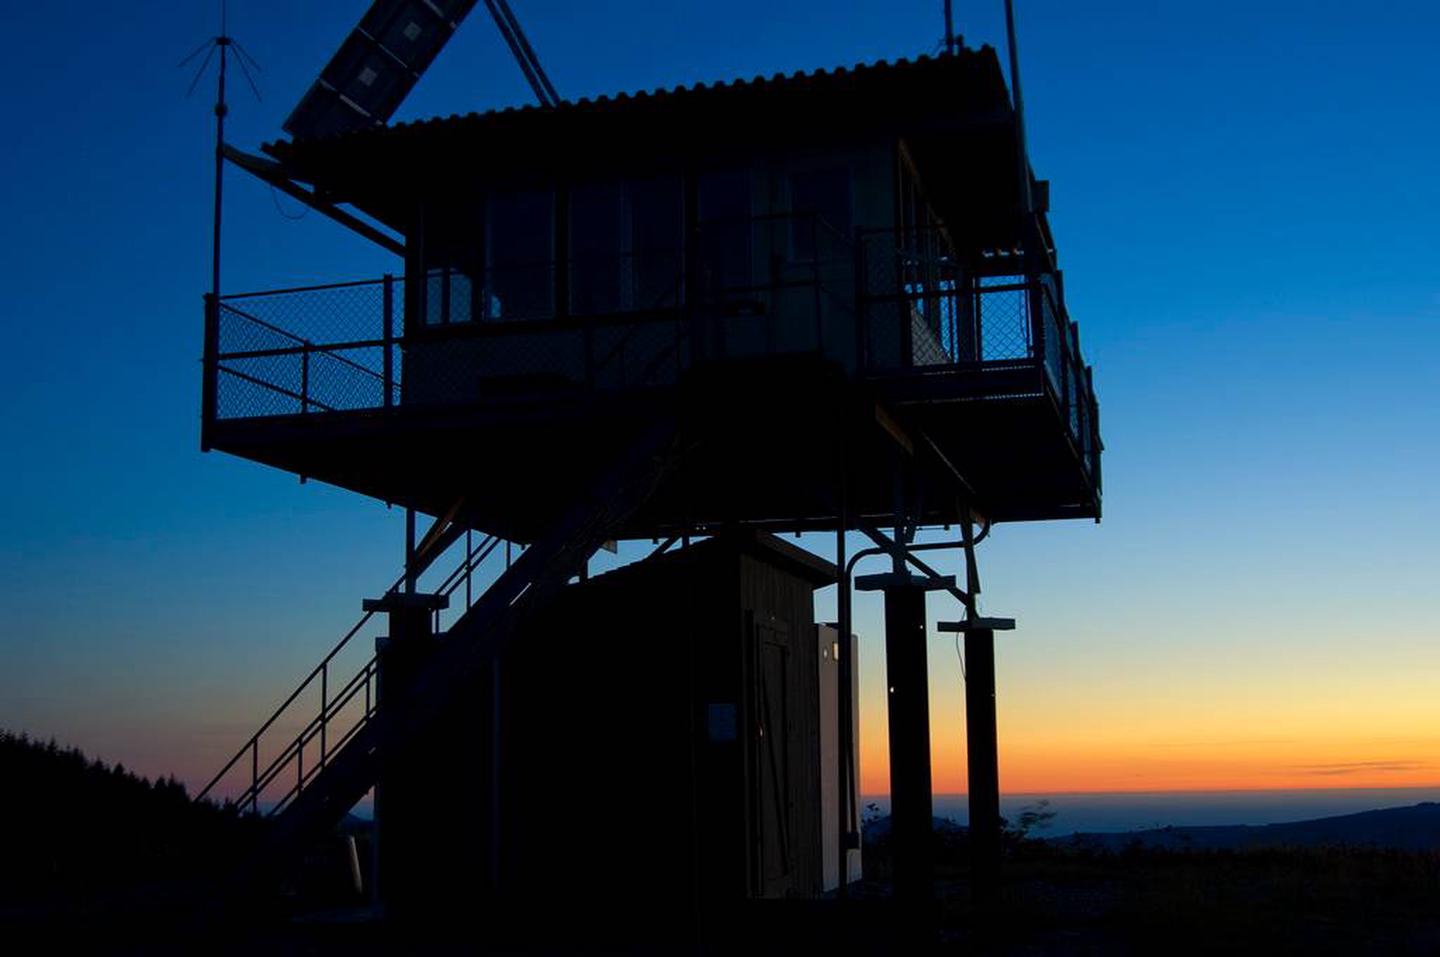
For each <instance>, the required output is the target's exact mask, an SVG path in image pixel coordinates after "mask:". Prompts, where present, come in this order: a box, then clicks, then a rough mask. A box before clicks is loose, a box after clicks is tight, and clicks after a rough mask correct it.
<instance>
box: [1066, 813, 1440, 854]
mask: <svg viewBox="0 0 1440 957" xmlns="http://www.w3.org/2000/svg"><path fill="white" fill-rule="evenodd" d="M1049 842H1050V843H1052V844H1056V845H1062V846H1079V847H1086V848H1093V849H1096V850H1106V851H1122V850H1125V849H1126V848H1130V847H1142V848H1146V849H1154V850H1195V851H1218V850H1246V849H1252V848H1262V847H1374V848H1386V849H1393V850H1401V851H1436V850H1440V803H1436V802H1434V801H1425V802H1423V803H1420V804H1415V805H1412V806H1410V807H1396V808H1386V809H1383V810H1377V811H1361V812H1359V813H1356V814H1342V815H1339V816H1336V817H1322V818H1316V819H1314V820H1309V821H1292V822H1289V823H1285V824H1257V825H1248V824H1237V825H1212V826H1201V827H1161V828H1151V829H1148V830H1142V831H1125V832H1121V833H1114V834H1101V833H1084V832H1082V833H1077V834H1074V835H1071V836H1069V837H1063V838H1050V839H1049Z"/></svg>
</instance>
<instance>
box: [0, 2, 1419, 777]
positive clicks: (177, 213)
mask: <svg viewBox="0 0 1440 957" xmlns="http://www.w3.org/2000/svg"><path fill="white" fill-rule="evenodd" d="M365 6H366V4H365V3H364V2H363V0H346V2H340V0H327V2H314V3H295V2H289V0H287V2H278V0H270V2H244V0H235V3H234V4H233V9H232V14H231V26H232V32H234V33H235V34H236V35H237V36H239V37H240V38H241V40H242V41H243V42H244V43H245V44H246V46H247V47H248V49H249V50H250V51H251V53H253V54H254V56H255V57H257V58H258V59H259V60H260V61H261V63H262V64H263V65H264V68H265V69H264V72H263V73H262V74H261V76H260V82H261V84H262V89H263V92H264V94H265V99H264V101H263V102H261V103H256V102H254V100H253V99H251V98H249V96H248V94H245V93H243V91H241V90H237V91H236V92H235V95H234V97H233V101H232V102H233V111H232V117H233V122H232V124H231V139H232V141H233V142H235V143H236V144H237V145H240V146H242V147H245V148H254V147H255V146H257V145H258V143H259V142H261V141H262V140H265V139H270V138H274V137H275V136H277V135H278V134H279V126H280V123H281V121H282V120H283V119H284V117H285V115H286V114H287V112H288V110H289V109H290V107H291V106H292V105H293V103H294V102H295V101H296V100H297V99H298V97H299V96H300V95H301V93H302V92H303V91H304V89H305V88H306V86H307V85H308V83H309V82H310V80H311V79H312V77H313V76H314V75H315V73H316V72H317V71H318V70H319V68H320V67H321V66H322V65H323V63H324V61H325V60H326V59H327V57H328V56H329V54H330V53H331V52H332V50H333V49H334V48H335V46H336V45H337V44H338V42H339V41H340V39H341V38H342V36H343V35H344V33H345V32H346V31H347V30H348V29H349V28H350V26H351V25H352V24H353V23H354V22H355V21H356V19H357V18H358V16H359V15H360V13H361V12H362V10H363V9H364V7H365ZM514 7H515V9H516V12H517V14H518V16H519V17H520V19H521V20H522V22H523V23H524V24H525V26H526V28H527V31H528V32H529V33H530V35H531V38H532V40H533V41H534V43H535V45H536V47H537V49H538V51H539V53H540V56H541V58H542V60H543V62H544V63H545V65H546V67H547V69H548V71H549V72H550V74H551V76H552V78H553V80H554V81H555V84H556V86H557V87H558V88H559V89H560V91H561V93H562V95H565V96H570V97H573V96H579V95H587V94H595V93H601V92H613V91H617V90H632V89H639V88H649V87H656V86H664V85H673V84H676V83H682V82H690V81H695V80H713V79H723V78H729V77H734V76H746V75H753V74H755V73H773V72H776V71H782V70H783V71H792V70H795V69H802V68H805V69H809V68H815V67H830V66H835V65H839V64H850V63H855V62H859V61H869V60H873V59H876V58H881V57H896V56H902V55H914V54H916V53H920V52H930V51H933V50H934V49H935V47H936V45H937V41H938V39H939V36H940V32H941V19H940V9H941V3H940V0H823V2H822V0H796V2H790V3H774V2H764V3H762V2H759V0H729V2H726V3H715V2H705V3H700V2H681V0H667V2H658V0H611V2H607V3H589V2H585V3H581V2H562V0H515V3H514ZM1019 7H1020V9H1019V26H1020V30H1021V52H1022V54H1023V63H1022V69H1023V71H1024V87H1025V93H1026V101H1027V104H1026V105H1027V110H1028V113H1029V124H1030V142H1031V151H1032V157H1033V161H1034V164H1035V166H1036V168H1037V171H1038V172H1039V174H1040V175H1041V176H1044V177H1047V178H1049V179H1051V180H1052V183H1053V186H1052V207H1053V211H1052V214H1051V221H1052V224H1053V226H1054V229H1055V232H1056V235H1057V238H1058V241H1059V244H1060V253H1061V260H1062V264H1063V265H1064V266H1065V268H1066V278H1067V282H1066V289H1067V293H1068V296H1069V304H1070V311H1071V314H1072V316H1073V317H1074V318H1076V319H1077V320H1078V321H1079V323H1080V328H1081V339H1082V346H1083V348H1084V351H1085V353H1086V356H1087V358H1088V359H1089V360H1090V361H1091V362H1092V363H1093V364H1094V365H1095V368H1096V384H1097V389H1098V391H1099V394H1100V399H1101V409H1102V422H1103V427H1104V437H1105V440H1106V443H1107V446H1108V449H1107V452H1106V458H1105V475H1106V511H1105V521H1104V522H1103V523H1102V524H1100V525H1098V526H1097V525H1094V524H1091V523H1073V524H1068V525H1065V524H1048V525H1033V526H1026V527H1018V526H1008V527H1003V528H1001V529H999V530H997V531H996V533H995V534H994V536H993V537H992V540H991V541H990V542H989V543H987V544H986V546H985V547H984V550H983V561H984V564H983V570H984V576H985V583H986V592H985V601H984V607H985V609H986V610H987V611H988V612H990V613H992V614H1004V615H1013V616H1015V617H1017V618H1018V619H1019V621H1020V628H1019V630H1018V631H1016V632H1014V633H1013V634H1011V635H1008V636H1005V637H1004V638H1003V643H1002V647H1001V650H1000V653H999V666H998V671H999V687H1000V697H999V701H1000V707H999V710H1000V736H1001V742H1000V743H1001V774H1002V780H1003V783H1004V786H1005V788H1006V789H1007V790H1010V791H1080V790H1108V789H1119V790H1131V789H1143V790H1163V789H1171V788H1174V789H1181V788H1183V789H1198V788H1274V787H1322V786H1337V787H1339V786H1360V785H1371V786H1374V785H1440V641H1437V640H1436V639H1437V637H1440V636H1437V631H1440V629H1437V627H1436V625H1435V623H1434V622H1435V596H1436V595H1437V594H1440V586H1437V584H1436V581H1437V579H1440V574H1437V573H1440V560H1437V558H1436V540H1437V532H1440V503H1437V495H1436V492H1435V483H1436V476H1437V473H1440V442H1437V438H1440V436H1437V412H1440V321H1437V320H1440V239H1437V228H1436V225H1435V222H1434V220H1435V217H1436V215H1437V213H1440V180H1437V178H1436V175H1435V172H1436V169H1437V167H1440V163H1437V161H1440V111H1437V109H1436V106H1435V102H1436V101H1435V97H1436V94H1437V91H1440V57H1437V56H1436V45H1435V38H1436V37H1437V36H1440V7H1437V6H1436V5H1435V4H1434V3H1432V2H1429V0H1413V2H1408V3H1402V2H1388V0H1377V2H1372V3H1368V4H1356V3H1353V2H1345V3H1341V2H1325V0H1319V2H1316V0H1304V2H1302V0H1284V2H1280V0H1274V2H1265V3H1254V2H1251V0H1247V2H1236V0H1220V2H1209V3H1203V4H1201V3H1193V4H1182V3H1169V2H1150V3H1140V2H1129V3H1125V2H1119V0H1097V2H1091V3H1084V4H1077V3H1070V2H1061V0H1019ZM956 8H957V21H958V27H959V29H960V30H961V32H963V33H964V34H965V36H966V38H967V40H969V41H970V42H971V43H972V44H975V43H979V42H991V43H996V44H998V43H999V42H1000V33H999V25H1000V24H999V14H1000V9H1001V5H1000V0H986V2H984V3H980V2H966V0H957V2H956ZM214 29H215V23H214V12H213V10H212V8H211V5H209V4H158V3H143V2H141V3H126V4H110V3H106V4H93V3H92V4H81V5H79V6H72V7H67V8H66V12H65V13H64V14H63V16H62V15H59V14H57V13H56V12H54V11H53V10H51V9H50V8H49V7H47V6H45V5H36V4H29V5H25V4H13V3H12V4H5V5H3V6H0V36H4V37H5V38H6V41H7V50H6V55H5V57H3V58H0V75H3V82H0V107H3V110H0V115H3V117H4V121H5V123H6V127H7V135H6V145H5V148H4V149H0V210H3V215H0V250H3V259H0V261H3V263H4V265H3V267H0V268H3V276H4V289H5V305H4V307H3V311H0V316H3V317H4V328H5V331H6V339H7V348H5V349H4V350H0V382H3V388H4V395H5V398H6V400H7V401H6V412H5V414H4V415H3V416H0V448H3V449H4V450H5V451H6V466H5V468H4V469H3V470H0V510H3V511H0V521H3V529H4V545H3V548H0V605H3V608H4V611H5V623H4V627H3V628H0V726H6V727H11V728H15V729H24V730H28V731H30V732H32V733H35V734H39V735H42V736H50V735H54V736H56V737H58V738H60V739H61V740H62V741H65V742H69V743H73V744H77V745H79V746H81V747H83V748H85V749H87V750H89V751H91V752H93V753H96V754H98V755H101V756H103V757H105V758H107V759H110V760H117V759H118V760H121V761H123V762H124V763H125V764H126V765H127V766H130V767H132V768H135V769H138V770H140V771H142V772H144V773H147V774H158V773H171V772H174V773H177V774H179V775H180V776H182V777H183V778H185V779H187V780H189V781H190V782H192V783H194V782H196V781H197V780H203V779H204V778H206V777H208V772H209V771H210V770H211V769H213V768H215V767H216V766H218V764H219V763H220V762H221V761H222V760H223V758H224V757H227V756H228V753H229V752H230V751H231V750H233V748H235V747H237V746H238V745H239V744H240V743H241V742H242V741H243V739H244V738H245V736H246V735H248V733H249V732H250V731H251V730H252V729H253V728H254V726H255V725H256V724H257V723H258V721H259V720H260V719H262V718H263V717H264V716H265V715H266V714H268V712H269V710H270V708H271V707H272V706H273V704H274V703H275V702H276V701H278V699H279V698H281V697H282V696H283V695H284V694H285V693H286V692H287V691H288V690H289V688H290V687H291V686H292V685H293V683H294V682H295V681H296V680H297V679H298V678H299V677H300V676H301V675H303V673H304V672H305V671H306V670H307V669H308V667H309V666H310V665H311V664H312V663H313V662H314V660H315V659H316V658H317V657H318V656H319V654H321V653H322V652H323V651H324V650H325V649H326V648H327V647H328V646H329V644H330V643H331V642H333V641H334V640H335V638H337V637H338V636H339V634H340V633H341V632H343V630H344V629H345V628H346V627H347V626H348V625H349V624H350V623H351V621H353V619H354V618H355V616H356V613H357V612H358V609H359V602H360V599H361V598H362V597H368V596H373V595H374V594H376V593H377V592H378V591H379V590H380V589H382V588H383V587H384V585H385V584H386V583H388V582H389V581H390V580H391V579H392V578H393V576H394V574H395V569H396V568H397V566H398V563H399V560H400V558H401V553H400V543H401V520H400V516H399V514H398V513H391V512H387V511H386V509H385V508H384V507H383V506H382V505H380V504H377V503H374V502H370V501H367V500H365V499H363V498H361V497H359V496H356V495H352V494H349V493H345V492H341V491H339V490H336V489H333V488H327V487H324V486H320V485H316V484H310V485H305V486H301V485H299V484H298V483H297V482H296V480H295V479H294V477H293V476H287V475H285V474H282V473H280V472H277V471H272V470H268V469H265V468H263V467H261V466H258V465H254V464H251V463H248V462H244V461H241V460H238V459H234V458H229V457H226V456H224V455H221V454H218V453H217V454H212V455H209V456H206V455H202V454H201V453H200V452H199V451H198V444H197V438H198V416H199V395H200V390H199V364H198V356H199V352H200V335H201V309H200V302H201V300H200V296H201V293H202V292H203V291H204V290H205V289H206V288H207V284H208V273H207V269H208V256H209V247H208V243H209V202H210V193H209V187H210V184H209V178H208V177H209V168H208V165H207V164H208V159H209V151H210V149H211V142H210V116H209V110H208V107H209V94H210V90H209V87H208V86H202V88H201V89H200V90H197V92H196V94H195V96H194V97H192V98H191V99H189V100H187V99H185V98H184V91H185V87H186V85H187V84H188V82H189V74H188V73H182V72H181V71H179V70H177V69H176V68H175V64H176V62H177V61H179V60H180V58H181V57H183V56H184V55H185V54H186V53H188V52H189V51H190V50H191V49H192V48H193V47H194V46H195V45H196V44H197V43H199V42H200V41H201V40H202V39H203V38H204V37H205V36H206V35H207V34H210V33H213V32H214ZM528 96H529V94H528V90H527V88H526V87H525V86H524V83H523V79H522V77H521V75H520V73H519V70H518V69H517V68H516V67H515V65H514V63H513V61H512V60H511V59H510V57H509V55H508V53H507V52H506V51H505V49H504V47H503V45H502V43H501V41H500V40H499V38H498V35H497V33H496V31H495V29H494V27H493V25H492V24H491V23H489V22H488V19H487V18H486V17H485V15H484V13H483V11H481V12H478V13H476V14H475V15H474V16H472V18H471V19H470V20H469V21H468V22H467V23H466V24H465V25H464V27H463V28H462V30H461V31H460V33H459V34H458V35H457V37H456V39H455V41H454V42H453V43H452V45H451V46H450V47H449V48H448V49H447V50H446V51H445V52H444V54H443V55H442V56H441V58H440V59H439V60H438V61H437V63H436V64H435V66H434V68H433V69H432V70H431V72H430V73H429V74H428V75H427V76H426V77H425V79H424V80H423V81H422V83H421V84H420V85H419V87H418V88H417V89H416V91H415V93H414V94H413V95H412V97H411V98H410V99H409V101H408V102H407V103H406V105H405V106H404V108H403V109H402V110H401V113H400V118H413V117H420V116H425V115H431V114H435V113H450V112H454V111H466V110H470V109H478V108H485V107H492V106H501V105H505V104H512V103H519V102H523V101H526V100H527V99H528ZM228 182H229V189H230V192H229V198H230V199H229V203H228V206H227V216H228V220H227V231H226V242H227V253H226V260H225V266H226V273H225V288H226V289H227V291H242V290H252V289H264V288H274V287H280V286H286V285H292V284H299V283H309V282H321V281H329V280H338V279H349V278H362V277H368V276H372V275H377V274H379V273H380V272H382V271H384V270H385V269H387V268H392V269H393V268H394V264H393V263H392V262H390V261H388V259H387V257H386V256H385V254H383V253H381V252H379V251H378V250H376V249H374V248H371V247H369V246H367V245H366V244H364V243H363V241H360V240H357V239H353V238H351V237H348V236H347V235H346V234H345V233H344V232H343V231H342V230H341V229H340V228H339V227H336V226H334V225H332V224H330V223H329V222H328V221H325V220H323V219H322V218H321V217H319V216H318V215H314V214H312V215H310V216H308V217H305V218H303V219H299V220H292V219H290V218H287V217H288V216H294V215H296V214H297V213H298V212H299V209H298V208H297V207H296V205H295V204H293V203H291V202H289V201H286V200H283V199H282V200H280V201H279V202H278V203H277V202H276V201H274V200H273V199H272V197H271V196H270V195H269V194H268V191H267V190H266V189H264V188H262V187H261V186H259V185H258V184H257V183H255V182H253V181H249V180H247V179H245V178H244V177H243V176H242V175H241V174H239V173H236V172H233V171H232V172H231V173H230V174H229V180H228ZM821 547H822V546H821V545H820V543H817V549H818V548H821ZM950 567H952V568H953V567H954V566H953V563H952V564H951V565H950ZM832 605H833V598H832V597H831V596H830V595H828V594H825V593H822V595H821V597H820V601H819V607H820V608H821V611H822V614H828V611H826V610H825V609H827V608H829V607H831V606H832ZM878 610H879V609H878V603H877V602H875V601H874V600H873V599H871V598H864V599H862V600H861V601H860V603H859V605H858V607H857V631H858V632H859V633H860V635H861V638H862V644H863V648H864V650H863V652H862V656H863V666H862V674H861V680H862V684H863V688H862V708H863V713H864V717H863V719H862V720H863V729H864V733H863V735H862V748H863V756H862V765H863V770H862V788H863V790H865V791H867V792H880V791H884V790H886V782H885V773H886V765H885V742H884V712H883V704H882V702H883V697H882V693H881V692H882V690H883V660H882V658H881V656H880V646H881V641H880V638H881V632H880V629H879V624H878ZM931 612H932V618H934V617H945V618H949V617H955V616H956V613H957V609H956V608H954V607H952V606H949V605H948V604H947V603H946V602H943V601H942V600H941V599H938V598H935V599H932V605H931ZM932 651H933V655H932V661H931V667H932V706H933V714H934V740H935V768H936V789H937V790H939V791H960V790H963V789H964V755H963V740H964V739H963V725H962V722H961V716H960V700H961V684H960V675H959V669H958V666H957V663H956V661H955V655H954V651H953V648H951V647H950V646H949V645H948V644H947V643H946V642H945V640H944V639H936V640H935V643H934V647H933V649H932ZM617 784H618V785H622V786H623V782H617Z"/></svg>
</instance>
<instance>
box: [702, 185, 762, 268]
mask: <svg viewBox="0 0 1440 957" xmlns="http://www.w3.org/2000/svg"><path fill="white" fill-rule="evenodd" d="M695 192H696V197H695V200H696V206H697V210H696V212H697V213H698V216H699V221H700V222H699V226H700V243H699V245H700V248H699V250H698V258H699V272H700V275H699V279H700V282H701V284H702V286H703V288H704V289H705V290H706V291H709V292H716V291H720V290H726V289H744V288H746V287H748V286H749V285H750V284H751V278H750V276H751V272H750V269H751V256H752V250H751V233H750V230H751V227H752V223H751V216H752V214H751V208H750V204H751V198H750V171H749V170H748V169H730V170H713V171H710V172H705V173H701V174H700V177H699V179H698V180H697V182H696V189H695Z"/></svg>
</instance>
